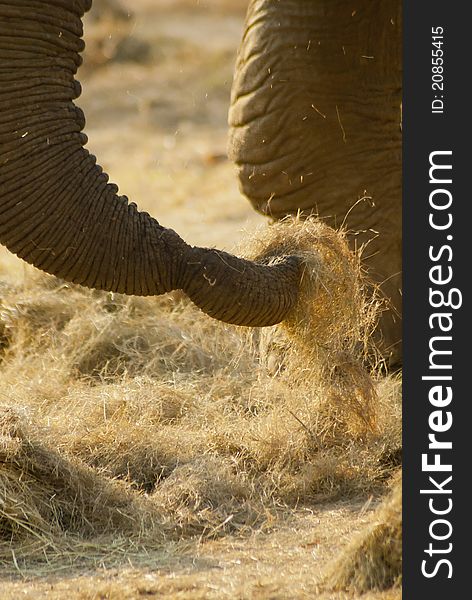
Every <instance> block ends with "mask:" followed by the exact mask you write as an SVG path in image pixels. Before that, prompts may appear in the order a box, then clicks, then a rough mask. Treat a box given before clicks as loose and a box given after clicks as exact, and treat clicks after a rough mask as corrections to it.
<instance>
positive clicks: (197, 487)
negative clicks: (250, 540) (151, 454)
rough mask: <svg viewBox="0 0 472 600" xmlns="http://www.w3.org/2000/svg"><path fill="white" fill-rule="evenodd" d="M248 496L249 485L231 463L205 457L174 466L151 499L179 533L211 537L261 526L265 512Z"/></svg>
mask: <svg viewBox="0 0 472 600" xmlns="http://www.w3.org/2000/svg"><path fill="white" fill-rule="evenodd" d="M251 496H253V490H252V485H251V482H250V480H248V478H247V477H245V476H244V474H242V473H241V472H240V471H239V472H238V469H237V466H236V464H235V463H234V461H233V463H231V461H230V460H229V459H224V458H221V457H217V456H211V455H207V456H202V457H199V458H194V459H193V460H192V461H190V462H189V463H187V464H183V465H181V466H179V467H177V468H176V469H175V470H174V471H173V472H172V474H171V475H170V476H169V477H168V478H167V479H166V480H165V481H164V482H163V483H162V484H161V485H160V486H159V487H157V489H156V491H155V492H154V494H153V496H152V498H153V500H154V501H155V502H156V503H157V505H158V506H160V507H161V508H162V510H163V512H166V513H169V514H172V515H173V519H174V520H175V521H176V526H177V527H178V529H179V530H180V531H181V532H184V533H185V534H186V535H189V534H192V535H195V534H201V533H204V534H205V535H206V536H207V537H213V536H214V535H215V534H218V535H220V534H221V533H222V532H223V531H233V532H234V531H241V529H243V528H249V527H251V526H255V525H257V524H259V523H260V521H261V513H263V512H264V511H263V509H261V507H259V510H257V508H256V503H255V502H254V501H252V502H251Z"/></svg>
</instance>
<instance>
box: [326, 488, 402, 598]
mask: <svg viewBox="0 0 472 600" xmlns="http://www.w3.org/2000/svg"><path fill="white" fill-rule="evenodd" d="M401 582H402V486H401V476H400V477H397V478H396V483H395V485H394V488H393V490H392V492H391V493H390V495H389V496H388V497H387V498H386V499H385V500H384V501H383V502H382V504H381V505H380V507H379V508H378V509H377V510H376V511H375V513H374V514H373V516H372V519H371V523H370V524H369V525H368V526H367V527H366V528H365V529H364V530H363V531H362V532H361V533H359V534H358V535H357V536H356V537H355V538H354V539H353V540H352V542H351V543H350V545H349V546H348V547H347V548H346V549H345V550H344V551H343V553H342V554H341V556H340V557H339V558H338V559H337V560H336V561H334V562H333V564H332V565H330V567H329V568H328V572H327V584H328V586H329V587H331V588H332V589H334V590H350V591H354V592H358V593H364V592H367V591H368V590H372V589H375V590H385V589H387V588H390V587H392V586H395V587H399V586H401Z"/></svg>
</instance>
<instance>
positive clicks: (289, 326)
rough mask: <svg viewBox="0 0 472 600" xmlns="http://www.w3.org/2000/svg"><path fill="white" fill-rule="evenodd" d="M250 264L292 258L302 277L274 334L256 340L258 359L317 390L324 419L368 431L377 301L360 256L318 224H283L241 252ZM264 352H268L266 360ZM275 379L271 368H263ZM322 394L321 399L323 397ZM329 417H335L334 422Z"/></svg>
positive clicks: (371, 415)
mask: <svg viewBox="0 0 472 600" xmlns="http://www.w3.org/2000/svg"><path fill="white" fill-rule="evenodd" d="M247 254H248V255H249V256H250V257H251V258H254V259H256V260H262V259H264V260H267V258H269V257H277V256H281V255H296V256H299V257H300V258H301V259H302V262H303V265H304V271H303V276H302V281H301V286H300V294H299V298H298V301H297V303H296V305H295V307H294V308H293V310H292V311H291V313H290V314H289V315H288V317H287V318H286V319H285V320H284V322H283V323H282V326H281V327H277V328H270V329H268V330H267V332H266V331H263V332H262V333H261V343H262V346H263V355H264V354H265V356H266V357H267V355H269V356H268V358H269V360H268V362H269V363H270V361H271V360H272V362H274V358H273V356H271V352H270V351H271V350H272V351H274V350H275V352H276V353H277V352H278V354H279V358H278V359H275V364H276V365H277V366H276V369H275V372H285V376H286V377H288V378H290V379H291V380H294V379H295V380H297V381H298V382H299V383H300V384H301V385H307V384H308V383H310V385H313V384H315V385H316V384H317V383H321V384H322V387H323V393H324V394H325V396H326V404H325V406H323V407H321V406H320V407H319V410H320V411H321V412H323V411H328V412H329V413H330V414H329V415H328V418H331V419H334V420H335V421H336V422H337V425H336V427H337V428H339V425H340V424H341V423H342V422H343V421H344V422H345V423H346V425H347V427H348V428H350V429H351V431H352V428H353V425H354V421H357V425H356V427H357V428H358V430H359V432H362V433H363V434H365V432H366V431H367V430H369V429H370V430H373V429H374V428H375V402H376V394H375V389H374V385H373V380H372V377H371V374H370V373H369V369H368V368H367V367H368V358H369V355H370V356H371V357H372V355H374V356H376V358H378V357H377V354H376V352H375V348H373V346H372V337H371V334H372V332H373V330H374V329H375V327H376V324H377V319H378V314H379V307H380V301H379V298H378V297H377V295H376V293H375V290H374V288H373V287H372V285H371V284H370V282H368V281H367V279H366V278H365V276H364V273H363V271H362V267H361V253H360V252H357V253H354V252H353V251H351V250H350V248H349V246H348V243H347V240H346V236H345V234H344V233H343V232H342V231H335V230H334V229H332V228H331V227H328V226H327V225H325V224H324V223H323V222H321V221H320V220H317V219H314V218H310V219H306V220H301V219H299V218H294V217H292V218H287V219H285V220H284V221H282V222H280V223H276V224H273V225H272V226H271V227H269V228H268V229H266V230H264V231H262V232H261V233H260V235H259V236H256V237H255V239H254V240H253V241H251V245H250V247H249V249H248V250H247ZM268 350H269V352H268ZM268 366H269V368H270V370H271V371H272V372H274V367H273V366H271V365H270V364H269V365H268ZM326 392H328V393H327V394H326ZM335 413H336V414H335Z"/></svg>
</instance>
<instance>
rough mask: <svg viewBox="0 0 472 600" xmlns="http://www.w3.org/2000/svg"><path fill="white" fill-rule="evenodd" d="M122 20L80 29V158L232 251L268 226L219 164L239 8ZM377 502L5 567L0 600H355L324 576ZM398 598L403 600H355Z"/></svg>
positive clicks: (219, 6) (204, 4) (16, 273)
mask: <svg viewBox="0 0 472 600" xmlns="http://www.w3.org/2000/svg"><path fill="white" fill-rule="evenodd" d="M123 6H124V7H126V8H124V12H123V14H112V13H109V12H108V9H107V3H106V2H105V1H104V0H103V2H101V3H100V1H99V0H95V3H94V9H93V12H92V14H91V15H89V16H88V17H87V29H86V40H87V44H88V48H87V51H86V55H85V64H84V66H83V67H82V68H81V72H80V73H79V79H80V80H81V83H82V86H83V93H82V96H81V98H80V101H79V102H78V103H79V104H80V106H81V107H82V108H83V109H84V112H85V114H86V117H87V126H86V129H85V131H86V133H87V135H88V137H89V144H88V147H89V149H90V150H91V151H92V152H93V153H94V154H96V155H97V156H98V158H99V162H100V164H101V165H102V166H103V167H104V169H105V170H106V171H107V172H108V173H109V175H110V179H111V181H114V182H116V183H117V184H118V185H119V187H120V191H121V193H125V194H126V195H127V196H128V197H129V198H130V199H131V200H133V201H134V202H136V203H137V204H138V206H139V208H140V209H143V210H146V211H148V212H150V213H151V214H152V215H153V216H155V217H156V218H157V219H158V220H159V221H160V222H161V223H162V224H163V225H165V226H168V227H171V228H173V229H175V230H176V231H178V232H179V234H180V235H182V236H183V237H184V238H185V239H186V240H187V241H188V242H190V243H192V244H198V245H203V246H218V247H221V248H224V249H226V250H234V248H235V247H237V246H238V244H239V243H240V242H241V240H243V239H244V238H245V237H247V236H250V235H251V233H250V232H251V231H253V230H254V228H256V227H263V226H264V225H265V220H264V218H263V217H262V216H260V215H257V214H255V213H254V212H253V210H252V209H251V207H250V205H249V202H248V201H247V200H246V199H244V197H242V196H241V194H240V193H239V190H238V186H237V181H236V176H235V171H234V168H233V166H232V164H231V163H230V162H229V161H228V160H227V158H226V137H227V122H226V120H227V108H228V102H229V94H230V86H231V79H232V69H233V64H234V60H235V53H236V49H237V46H238V43H239V39H240V36H241V32H242V24H243V19H244V13H245V7H246V2H245V1H243V0H134V1H133V2H127V3H125V2H124V0H123ZM127 9H129V11H130V14H129V15H128V14H127V12H128V11H127ZM25 269H29V267H28V268H26V267H25V266H24V265H23V263H21V261H19V260H17V259H16V258H15V257H12V256H11V255H10V254H8V253H7V251H6V250H4V249H0V279H3V280H16V281H19V282H20V283H21V281H22V280H23V278H24V276H25V272H26V270H25ZM1 395H2V391H1V390H0V396H1ZM379 501H380V500H379V498H378V497H376V496H372V495H370V493H369V494H366V495H365V497H362V498H356V499H354V500H350V501H349V500H342V499H341V500H338V501H336V502H331V503H327V504H326V503H325V504H320V505H319V506H318V507H316V506H314V507H312V508H306V507H302V508H296V507H295V508H293V510H291V511H289V512H287V513H286V517H285V518H284V519H283V520H281V521H280V522H278V523H277V524H276V526H274V527H273V528H267V529H261V530H254V531H252V532H250V533H244V534H241V535H239V534H238V533H233V534H228V535H225V536H224V537H222V538H220V539H216V540H211V539H210V540H207V539H204V538H201V539H198V538H197V539H189V540H187V541H182V542H172V543H169V544H167V545H166V546H165V547H163V549H162V550H161V551H156V550H151V551H150V552H149V555H147V556H146V555H145V554H143V552H142V551H141V550H140V551H139V552H137V553H136V555H135V556H133V554H132V553H129V552H128V553H127V554H126V556H124V557H123V559H122V560H121V564H120V560H119V557H118V560H117V565H118V566H115V567H109V566H107V565H102V566H100V561H98V564H96V565H94V566H91V565H90V561H86V562H85V563H82V562H81V559H77V564H76V565H74V564H72V565H71V563H70V561H68V562H65V563H64V565H63V567H61V565H60V561H59V563H57V564H56V563H55V564H56V566H55V567H54V568H52V569H47V568H45V569H43V570H41V569H39V570H38V568H37V566H34V567H32V568H31V569H28V567H26V568H25V567H24V566H22V565H16V564H15V562H16V561H15V555H14V553H13V554H12V562H11V565H10V566H9V568H6V569H4V573H3V575H2V570H0V600H16V599H18V598H28V599H40V598H51V599H62V598H68V599H70V600H72V599H77V600H79V599H82V600H85V599H87V600H112V599H113V600H131V599H135V598H175V599H188V600H191V599H199V598H202V599H203V598H208V599H210V598H211V599H220V598H221V599H223V598H234V599H241V600H242V599H249V598H260V599H263V598H264V599H273V600H275V599H292V598H293V599H296V598H307V599H308V598H320V599H328V598H330V599H333V600H334V599H338V600H343V599H345V598H357V597H359V598H360V597H361V596H357V595H355V594H353V593H348V592H332V593H329V592H326V591H323V589H322V588H321V587H320V582H321V579H322V572H323V569H324V567H325V566H326V564H327V563H328V562H329V560H331V559H332V558H333V557H336V556H337V555H338V554H339V553H340V551H341V549H342V548H343V547H344V546H345V545H346V543H347V542H348V541H349V540H350V539H351V538H352V535H353V534H355V533H356V532H357V531H359V530H360V529H362V527H363V525H365V523H366V522H367V521H368V519H369V518H370V515H371V513H372V511H373V509H374V508H375V507H376V506H377V505H378V503H379ZM113 551H114V550H113V548H111V549H110V552H113ZM117 552H118V553H119V550H117ZM90 554H91V555H93V548H91V550H90ZM0 569H1V567H0ZM399 597H400V591H399V590H394V591H385V592H380V591H378V592H371V593H367V594H365V595H362V598H365V599H366V600H371V599H372V600H374V599H376V600H380V599H383V600H387V599H390V598H399Z"/></svg>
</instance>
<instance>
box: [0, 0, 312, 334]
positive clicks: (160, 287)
mask: <svg viewBox="0 0 472 600" xmlns="http://www.w3.org/2000/svg"><path fill="white" fill-rule="evenodd" d="M90 6H91V1H90V0H41V1H40V2H38V1H37V0H0V242H1V243H2V244H4V245H5V246H7V247H8V248H9V249H10V250H11V251H12V252H14V253H16V254H17V255H18V256H19V257H21V258H23V259H24V260H26V261H27V262H29V263H31V264H33V265H35V266H36V267H38V268H40V269H42V270H44V271H46V272H48V273H51V274H53V275H57V276H58V277H61V278H63V279H65V280H67V281H71V282H73V283H78V284H82V285H84V286H87V287H92V288H97V289H102V290H109V291H116V292H120V293H125V294H136V295H152V294H163V293H165V292H168V291H171V290H174V289H182V290H183V291H184V292H186V293H187V294H188V296H189V297H190V298H191V299H192V300H193V301H194V302H195V303H196V304H197V305H198V306H199V307H200V308H201V309H202V310H204V311H205V312H206V313H208V314H209V315H211V316H213V317H215V318H218V319H221V320H224V321H226V322H229V323H236V324H239V325H253V326H264V325H272V324H274V323H277V322H279V321H281V320H282V319H284V318H285V316H286V315H287V313H288V312H289V311H290V309H291V307H292V306H293V304H294V303H295V302H296V298H297V292H298V286H299V281H300V276H301V269H302V267H301V264H300V262H299V260H298V259H297V258H295V257H282V258H280V259H278V260H277V261H276V262H274V263H271V264H267V265H264V264H257V263H252V262H249V261H246V260H242V259H238V258H236V257H234V256H231V255H229V254H227V253H225V252H219V251H217V250H209V249H205V248H192V247H191V246H189V245H188V244H186V243H185V242H184V240H182V239H181V238H180V237H179V236H178V235H177V234H176V233H175V232H174V231H172V230H170V229H166V228H164V227H162V226H161V225H160V224H159V223H158V222H157V221H156V220H155V219H153V218H152V217H150V216H149V215H148V214H147V213H143V212H139V211H138V210H137V208H136V205H135V204H133V203H129V202H128V199H127V198H126V196H119V195H117V192H118V188H117V186H116V185H114V184H110V183H108V176H107V175H106V174H105V173H103V171H102V169H101V167H99V166H98V165H97V164H96V159H95V157H94V156H92V155H91V154H90V153H89V152H88V151H87V150H85V149H84V147H83V146H84V145H85V143H86V142H87V138H86V136H85V135H84V134H83V133H82V129H83V127H84V125H85V117H84V115H83V113H82V111H81V110H80V109H79V108H77V107H76V106H75V105H74V103H73V100H74V99H76V98H77V97H78V96H79V95H80V91H81V88H80V84H79V83H78V82H77V81H75V79H74V76H75V73H76V71H77V68H78V67H79V65H80V63H81V58H80V56H79V53H80V52H81V51H82V50H83V48H84V43H83V41H82V39H81V38H82V22H81V17H82V16H83V14H84V12H85V11H86V10H88V9H89V8H90Z"/></svg>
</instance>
